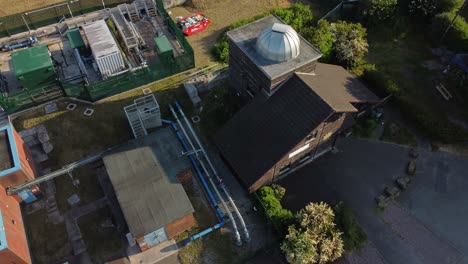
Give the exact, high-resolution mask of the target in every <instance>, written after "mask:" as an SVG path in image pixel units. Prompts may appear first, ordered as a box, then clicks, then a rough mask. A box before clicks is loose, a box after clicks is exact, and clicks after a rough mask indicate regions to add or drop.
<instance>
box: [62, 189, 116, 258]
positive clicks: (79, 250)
mask: <svg viewBox="0 0 468 264" xmlns="http://www.w3.org/2000/svg"><path fill="white" fill-rule="evenodd" d="M106 205H107V199H106V197H103V198H101V199H99V200H96V201H94V202H92V203H89V204H87V205H84V206H81V207H76V208H73V209H71V210H69V211H67V212H66V213H65V214H64V218H65V227H66V229H67V233H68V240H70V243H71V245H72V248H73V254H74V255H75V256H78V255H79V256H82V259H83V262H82V263H83V264H87V263H91V262H86V261H85V260H88V259H90V258H89V255H88V254H87V252H86V250H87V247H86V244H85V242H84V241H83V237H82V236H81V232H80V227H79V226H78V219H79V218H80V217H82V216H84V215H87V214H89V213H92V212H94V211H97V210H99V209H101V208H103V207H104V206H106Z"/></svg>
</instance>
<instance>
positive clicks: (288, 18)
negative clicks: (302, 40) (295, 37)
mask: <svg viewBox="0 0 468 264" xmlns="http://www.w3.org/2000/svg"><path fill="white" fill-rule="evenodd" d="M273 14H275V15H277V16H278V17H280V18H281V19H282V20H284V22H285V23H286V24H288V25H290V26H291V27H293V28H294V29H295V30H296V31H297V32H298V33H299V34H301V33H302V32H303V31H304V29H306V28H308V27H310V26H312V25H313V19H314V17H313V15H312V10H311V9H310V6H308V5H303V4H298V3H296V4H293V5H291V6H290V7H288V8H275V9H273Z"/></svg>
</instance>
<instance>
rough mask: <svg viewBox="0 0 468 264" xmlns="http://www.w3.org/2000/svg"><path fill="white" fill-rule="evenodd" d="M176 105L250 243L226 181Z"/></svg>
mask: <svg viewBox="0 0 468 264" xmlns="http://www.w3.org/2000/svg"><path fill="white" fill-rule="evenodd" d="M175 105H176V107H177V109H178V110H179V113H180V114H181V115H182V117H183V119H184V121H185V123H186V124H187V127H188V128H189V130H190V133H191V134H192V136H193V137H194V139H195V141H196V142H197V144H198V147H199V148H200V150H201V151H202V153H203V156H204V157H205V159H206V161H207V162H208V165H209V166H210V168H211V170H212V171H213V174H214V175H215V177H216V179H217V180H218V182H219V186H220V187H221V189H222V190H223V191H224V193H225V194H226V197H227V198H228V200H229V203H230V204H231V206H232V208H233V209H234V213H235V214H236V216H237V217H238V218H239V221H240V223H241V225H242V229H243V231H244V236H245V241H246V242H249V241H250V234H249V231H248V230H247V226H246V224H245V221H244V218H243V217H242V215H241V214H240V212H239V209H238V208H237V206H236V204H235V203H234V200H233V199H232V197H231V195H230V193H229V191H228V189H227V187H226V185H225V184H224V181H223V179H221V178H220V177H219V175H218V172H217V171H216V169H215V167H214V166H213V164H212V163H211V160H210V158H209V157H208V154H207V153H206V151H205V149H204V148H203V145H202V144H201V142H200V140H199V138H198V136H197V134H196V133H195V131H194V130H193V127H192V125H191V124H190V122H189V120H188V119H187V117H186V116H185V113H184V111H183V110H182V107H181V106H180V104H179V102H177V101H176V102H175Z"/></svg>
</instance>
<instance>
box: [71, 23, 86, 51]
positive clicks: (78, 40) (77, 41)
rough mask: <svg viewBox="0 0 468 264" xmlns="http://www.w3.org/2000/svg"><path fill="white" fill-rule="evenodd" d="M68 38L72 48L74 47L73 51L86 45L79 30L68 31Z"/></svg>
mask: <svg viewBox="0 0 468 264" xmlns="http://www.w3.org/2000/svg"><path fill="white" fill-rule="evenodd" d="M67 37H68V40H69V41H70V46H71V47H72V49H74V48H79V47H83V46H84V45H85V43H84V41H83V37H81V33H80V30H79V29H78V28H75V29H71V30H68V31H67Z"/></svg>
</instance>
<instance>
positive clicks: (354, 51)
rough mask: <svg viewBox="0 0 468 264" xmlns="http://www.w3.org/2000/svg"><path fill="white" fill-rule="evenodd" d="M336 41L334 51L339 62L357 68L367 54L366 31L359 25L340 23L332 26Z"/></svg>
mask: <svg viewBox="0 0 468 264" xmlns="http://www.w3.org/2000/svg"><path fill="white" fill-rule="evenodd" d="M330 30H331V34H332V35H333V37H334V39H335V45H334V50H335V54H336V59H337V60H338V62H340V63H342V64H344V65H345V66H351V67H352V66H355V65H357V64H358V62H360V61H361V60H362V59H363V58H364V56H365V55H366V53H367V48H368V46H369V45H368V44H367V39H366V35H367V32H366V29H365V28H364V27H363V26H362V25H361V24H359V23H356V24H354V23H348V22H346V21H339V22H337V23H332V24H331V25H330Z"/></svg>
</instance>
